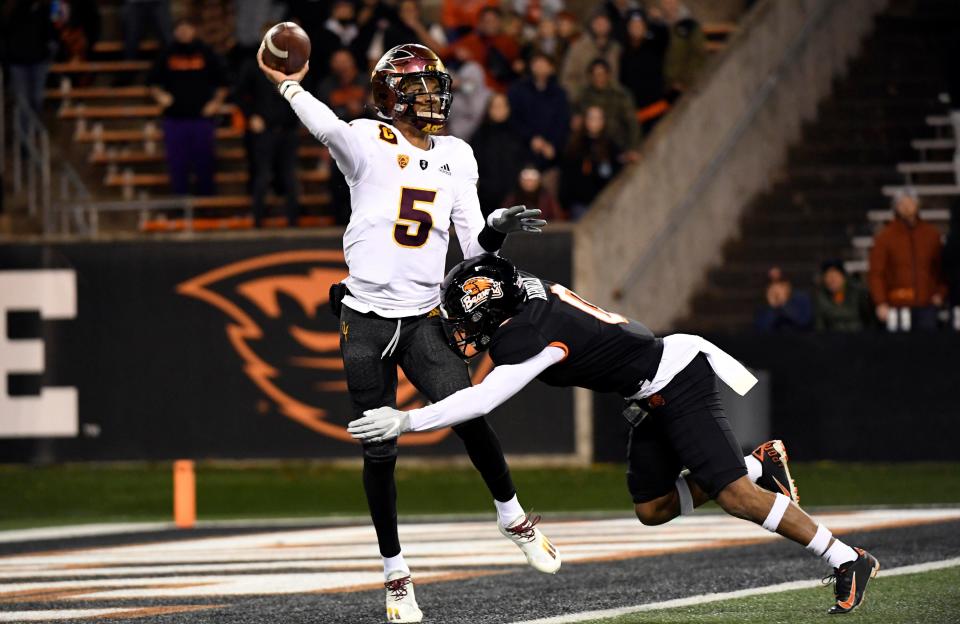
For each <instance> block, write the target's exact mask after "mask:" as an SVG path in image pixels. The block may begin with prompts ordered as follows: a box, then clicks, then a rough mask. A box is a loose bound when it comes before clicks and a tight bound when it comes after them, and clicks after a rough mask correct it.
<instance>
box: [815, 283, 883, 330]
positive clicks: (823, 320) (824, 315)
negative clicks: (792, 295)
mask: <svg viewBox="0 0 960 624" xmlns="http://www.w3.org/2000/svg"><path fill="white" fill-rule="evenodd" d="M814 307H815V317H814V326H815V327H816V329H817V331H840V332H855V331H860V330H862V329H863V328H864V327H866V326H868V325H870V324H871V323H872V319H873V313H872V310H871V306H870V299H869V297H867V291H866V289H864V288H862V287H861V286H860V285H859V284H854V283H851V282H849V281H848V282H847V283H846V285H845V287H844V289H843V290H842V291H840V292H838V293H831V292H830V291H828V290H827V289H826V288H819V289H817V294H816V299H815V301H814Z"/></svg>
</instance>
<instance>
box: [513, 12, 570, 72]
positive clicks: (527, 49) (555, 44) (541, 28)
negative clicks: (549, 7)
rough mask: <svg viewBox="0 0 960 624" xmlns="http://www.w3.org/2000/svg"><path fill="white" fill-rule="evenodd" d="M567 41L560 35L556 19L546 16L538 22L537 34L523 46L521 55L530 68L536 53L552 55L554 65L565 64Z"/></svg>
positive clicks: (551, 59)
mask: <svg viewBox="0 0 960 624" xmlns="http://www.w3.org/2000/svg"><path fill="white" fill-rule="evenodd" d="M566 52H567V41H566V40H565V39H563V38H562V37H561V36H560V33H559V31H558V28H557V21H556V20H555V19H552V18H549V17H545V18H543V19H542V20H540V22H538V23H537V33H536V35H535V36H534V37H533V38H532V39H531V40H530V41H528V42H527V43H526V44H524V46H523V50H522V52H521V55H522V56H523V60H524V61H525V62H526V64H527V67H528V69H529V66H530V60H531V59H532V58H533V55H534V54H536V53H540V54H545V55H546V56H548V57H550V61H551V62H552V63H553V66H554V67H561V66H562V65H563V59H564V55H565V54H566Z"/></svg>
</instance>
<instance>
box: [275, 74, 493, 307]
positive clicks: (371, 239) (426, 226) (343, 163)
mask: <svg viewBox="0 0 960 624" xmlns="http://www.w3.org/2000/svg"><path fill="white" fill-rule="evenodd" d="M291 104H292V106H293V110H294V111H295V112H296V113H297V115H298V116H299V117H300V120H301V121H302V122H303V123H304V125H305V126H306V127H307V128H308V129H309V130H310V132H311V133H312V134H313V135H314V136H316V137H317V138H318V139H319V140H320V141H321V142H323V143H324V144H325V145H326V146H327V147H329V148H330V152H331V154H332V155H333V158H334V160H335V161H336V163H337V166H338V167H339V168H340V171H342V172H343V175H344V177H345V178H346V180H347V183H348V184H349V185H350V206H351V213H350V223H349V225H348V226H347V229H346V232H344V234H343V251H344V256H345V257H346V261H347V268H348V269H349V271H350V276H349V277H348V278H347V281H346V284H347V287H348V288H349V289H350V293H351V295H352V296H348V297H347V298H345V299H344V304H345V305H347V306H349V307H350V308H353V309H355V310H357V311H359V312H375V313H376V314H379V315H380V316H384V317H389V318H397V317H401V316H414V315H418V314H423V313H425V312H428V311H429V310H431V309H433V308H435V307H436V306H437V305H439V303H440V288H439V287H440V282H441V281H442V280H443V276H444V265H445V263H446V257H447V246H448V244H449V240H450V234H449V231H450V224H451V223H453V225H454V227H455V228H456V231H457V238H458V240H459V241H460V246H461V248H462V250H463V255H464V257H465V258H469V257H472V256H476V255H479V254H481V253H484V252H485V251H486V250H485V249H484V248H483V247H481V246H480V244H479V242H478V241H477V236H478V235H479V234H480V231H481V230H482V229H483V226H484V221H483V215H482V213H481V211H480V201H479V199H478V198H477V177H478V174H477V161H476V159H475V158H474V156H473V150H472V149H471V148H470V146H469V145H467V144H466V143H465V142H463V141H462V140H460V139H458V138H456V137H452V136H435V137H433V147H432V148H431V149H429V150H422V149H419V148H417V147H414V146H413V145H412V144H411V143H410V142H408V141H407V140H406V139H405V138H404V136H403V134H401V133H400V131H399V130H397V129H396V128H394V127H393V126H391V125H390V124H388V123H386V122H382V121H376V120H371V119H358V120H356V121H353V122H351V123H349V124H347V123H346V122H344V121H343V120H341V119H339V118H338V117H337V116H336V115H335V114H334V113H333V111H331V110H330V109H329V108H328V107H327V106H326V105H325V104H323V103H322V102H320V101H319V100H317V99H316V98H315V97H313V96H312V95H310V94H309V93H307V92H302V93H298V94H297V95H295V96H294V97H293V98H292V100H291Z"/></svg>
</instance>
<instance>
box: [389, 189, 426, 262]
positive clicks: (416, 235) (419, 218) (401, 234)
mask: <svg viewBox="0 0 960 624" xmlns="http://www.w3.org/2000/svg"><path fill="white" fill-rule="evenodd" d="M436 197H437V192H436V191H429V190H427V189H418V188H407V187H403V188H401V189H400V212H399V214H398V215H397V224H396V225H395V226H393V240H395V241H397V243H398V244H399V245H400V246H402V247H423V246H424V245H425V244H426V243H427V239H428V238H430V229H431V228H432V227H433V215H431V214H430V213H429V212H427V211H426V210H419V209H418V208H417V204H418V203H419V204H432V203H433V200H434V199H436ZM411 230H412V231H411Z"/></svg>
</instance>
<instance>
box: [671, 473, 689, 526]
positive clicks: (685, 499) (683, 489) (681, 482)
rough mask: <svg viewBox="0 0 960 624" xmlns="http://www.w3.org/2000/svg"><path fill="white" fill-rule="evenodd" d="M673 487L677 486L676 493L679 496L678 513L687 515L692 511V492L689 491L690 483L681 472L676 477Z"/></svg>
mask: <svg viewBox="0 0 960 624" xmlns="http://www.w3.org/2000/svg"><path fill="white" fill-rule="evenodd" d="M674 487H676V488H677V495H678V496H679V498H680V515H681V516H688V515H690V514H692V513H693V494H691V493H690V484H689V483H687V479H686V477H685V476H684V475H683V474H681V475H680V476H679V477H677V481H676V483H674Z"/></svg>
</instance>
